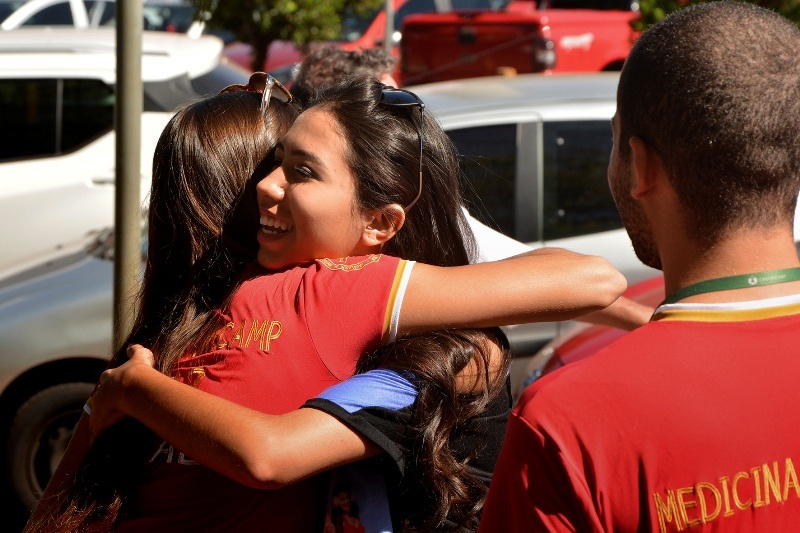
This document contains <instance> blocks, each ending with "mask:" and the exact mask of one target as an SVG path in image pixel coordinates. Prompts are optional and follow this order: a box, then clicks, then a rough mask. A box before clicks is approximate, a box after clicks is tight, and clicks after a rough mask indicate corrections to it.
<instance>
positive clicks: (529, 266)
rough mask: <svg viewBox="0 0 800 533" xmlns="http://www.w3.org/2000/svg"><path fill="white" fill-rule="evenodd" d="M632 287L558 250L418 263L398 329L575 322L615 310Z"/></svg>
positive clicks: (608, 269)
mask: <svg viewBox="0 0 800 533" xmlns="http://www.w3.org/2000/svg"><path fill="white" fill-rule="evenodd" d="M626 286H627V284H626V281H625V277H624V276H623V275H622V274H620V273H619V272H618V271H617V270H616V269H615V268H614V267H613V266H611V264H610V263H609V262H608V261H606V260H605V259H603V258H601V257H596V256H588V255H582V254H577V253H574V252H570V251H567V250H562V249H557V248H541V249H538V250H533V251H531V252H528V253H525V254H522V255H518V256H514V257H511V258H508V259H503V260H500V261H491V262H487V263H480V264H475V265H465V266H458V267H435V266H431V265H425V264H417V265H415V266H414V269H413V270H412V271H411V277H410V279H409V282H408V287H407V289H406V293H405V296H404V298H403V304H402V312H401V313H400V317H399V322H398V331H399V332H400V333H419V332H423V331H430V330H435V329H443V328H458V327H490V326H503V325H511V324H522V323H527V322H549V321H557V320H567V319H573V318H577V317H579V316H581V315H584V314H586V313H590V312H594V311H598V310H600V309H603V308H605V307H607V306H609V305H610V304H612V303H613V302H614V301H615V300H616V299H617V298H618V297H619V296H620V295H621V294H622V293H623V291H624V290H625V288H626Z"/></svg>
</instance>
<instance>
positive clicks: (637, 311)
mask: <svg viewBox="0 0 800 533" xmlns="http://www.w3.org/2000/svg"><path fill="white" fill-rule="evenodd" d="M653 311H654V309H653V308H652V307H650V306H647V305H642V304H640V303H638V302H635V301H633V300H631V299H629V298H626V297H624V296H620V297H619V299H617V301H615V302H614V303H612V304H611V305H609V306H608V307H606V308H605V309H601V310H599V311H595V312H593V313H589V314H588V315H584V316H582V317H580V318H579V319H578V320H580V321H581V322H588V323H590V324H602V325H605V326H613V327H615V328H620V329H626V330H628V331H631V330H634V329H636V328H638V327H639V326H642V325H644V324H647V323H648V322H649V321H650V318H651V317H652V316H653Z"/></svg>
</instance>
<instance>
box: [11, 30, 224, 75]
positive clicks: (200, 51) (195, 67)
mask: <svg viewBox="0 0 800 533" xmlns="http://www.w3.org/2000/svg"><path fill="white" fill-rule="evenodd" d="M222 49H223V43H222V40H221V39H219V38H218V37H214V36H212V35H203V36H200V37H189V36H187V35H185V34H181V33H171V32H159V31H144V32H142V78H143V79H144V81H163V80H168V79H171V78H174V77H176V76H177V75H179V74H182V73H188V74H189V75H190V76H192V77H196V76H199V75H202V74H205V73H206V72H209V71H210V70H211V69H212V68H214V66H215V65H216V64H218V63H219V61H220V57H221V55H222ZM0 65H2V68H0V76H1V77H4V78H9V77H20V78H42V77H45V78H53V77H66V76H69V77H77V78H87V77H93V78H100V79H103V80H104V81H106V82H107V83H114V79H115V71H116V31H115V29H114V28H96V29H76V28H62V27H36V28H34V27H30V28H18V29H15V30H11V31H2V32H0Z"/></svg>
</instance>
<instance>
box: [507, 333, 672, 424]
mask: <svg viewBox="0 0 800 533" xmlns="http://www.w3.org/2000/svg"><path fill="white" fill-rule="evenodd" d="M663 326H664V325H663V324H658V323H649V324H645V325H644V326H642V327H640V328H638V329H636V330H634V331H631V332H630V333H627V334H625V335H624V336H623V337H621V338H619V339H618V340H617V341H615V342H614V343H612V344H611V345H609V346H607V347H606V348H603V349H602V350H600V351H598V352H597V353H595V354H593V355H591V356H589V357H587V358H586V359H584V360H582V361H577V362H574V363H570V364H568V365H566V366H564V367H562V368H559V369H558V370H555V371H554V372H552V373H550V374H547V375H546V376H543V377H541V378H539V379H538V380H536V381H535V382H533V384H531V385H530V386H529V387H528V388H527V389H526V390H525V391H524V393H523V394H522V396H521V397H520V399H519V401H518V402H517V408H516V411H517V413H518V414H521V413H525V412H532V411H536V412H542V411H543V410H550V409H557V410H561V409H567V408H568V406H569V405H570V404H572V403H574V402H577V403H580V402H582V401H583V400H584V399H588V398H591V397H592V396H593V395H602V394H604V392H603V391H607V390H614V391H618V390H621V384H622V383H624V382H625V381H626V380H627V379H629V377H630V378H635V376H637V375H638V372H639V371H638V369H639V368H640V367H641V366H642V365H648V364H649V363H648V359H649V357H648V355H649V354H650V353H651V352H652V351H654V350H655V349H657V348H656V347H658V346H663V342H665V340H664V339H666V338H668V337H670V336H671V335H673V333H671V331H672V330H673V328H674V327H675V326H674V325H672V324H671V325H669V326H668V327H666V328H665V327H663Z"/></svg>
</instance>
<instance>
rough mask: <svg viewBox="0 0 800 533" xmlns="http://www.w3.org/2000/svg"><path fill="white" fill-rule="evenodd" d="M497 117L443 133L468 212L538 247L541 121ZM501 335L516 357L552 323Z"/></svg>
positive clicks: (553, 329) (547, 334) (546, 336)
mask: <svg viewBox="0 0 800 533" xmlns="http://www.w3.org/2000/svg"><path fill="white" fill-rule="evenodd" d="M498 118H499V120H498V121H497V122H493V121H491V120H486V119H484V120H481V121H476V123H474V124H472V125H469V124H463V123H462V124H458V125H454V126H452V127H450V128H449V129H447V133H448V135H449V136H450V138H451V139H452V140H453V143H454V144H455V146H456V149H457V150H458V152H459V154H460V157H461V170H462V173H463V175H464V188H465V190H464V196H465V200H466V203H467V208H468V209H469V211H470V213H471V214H472V215H473V216H474V217H475V218H477V219H478V220H480V221H481V222H483V223H484V224H486V225H487V226H489V227H492V228H494V229H497V230H498V231H500V232H501V233H504V234H505V235H507V236H509V237H512V238H514V239H516V240H518V241H520V242H524V243H526V244H528V245H529V246H530V247H531V248H538V247H541V246H542V245H543V242H542V240H541V239H540V238H539V235H540V234H541V231H540V227H541V223H540V220H539V219H540V213H541V208H540V204H541V200H540V198H541V191H540V189H541V188H540V186H539V178H538V171H537V169H538V168H540V167H541V149H540V147H541V131H542V122H541V120H540V119H539V118H538V116H537V115H536V114H535V113H528V114H526V116H525V117H524V118H520V117H519V113H517V118H516V119H512V118H511V117H505V118H500V117H498ZM445 128H447V126H445ZM506 332H507V333H508V335H509V340H510V341H511V345H512V349H513V351H514V353H515V355H520V354H528V353H533V352H535V351H536V350H537V349H538V348H539V347H540V346H541V345H543V344H544V343H545V342H547V341H548V340H550V339H551V338H553V337H554V336H555V335H556V333H557V324H555V323H551V322H548V323H537V324H525V325H520V326H512V327H510V328H507V329H506Z"/></svg>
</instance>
